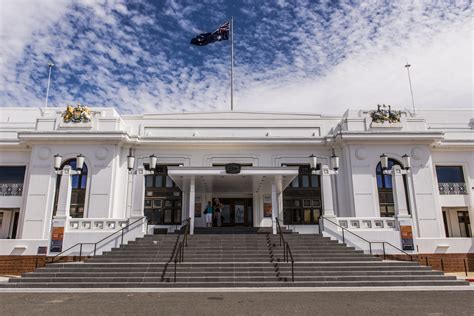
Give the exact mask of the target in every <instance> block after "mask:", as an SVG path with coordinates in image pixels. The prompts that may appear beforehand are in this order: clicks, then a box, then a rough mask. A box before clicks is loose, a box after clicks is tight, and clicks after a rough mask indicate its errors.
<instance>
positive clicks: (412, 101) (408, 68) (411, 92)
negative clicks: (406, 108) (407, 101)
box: [405, 62, 416, 115]
mask: <svg viewBox="0 0 474 316" xmlns="http://www.w3.org/2000/svg"><path fill="white" fill-rule="evenodd" d="M410 67H411V65H410V64H409V63H408V62H407V63H406V65H405V68H406V69H407V73H408V83H409V84H410V94H411V104H412V106H413V115H416V110H415V99H414V98H413V88H412V86H411V78H410Z"/></svg>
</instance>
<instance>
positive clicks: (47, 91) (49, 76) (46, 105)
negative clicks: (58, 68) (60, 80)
mask: <svg viewBox="0 0 474 316" xmlns="http://www.w3.org/2000/svg"><path fill="white" fill-rule="evenodd" d="M53 67H54V64H53V63H48V68H49V74H48V86H47V87H46V100H45V102H44V107H45V108H47V107H48V97H49V84H50V83H51V68H53Z"/></svg>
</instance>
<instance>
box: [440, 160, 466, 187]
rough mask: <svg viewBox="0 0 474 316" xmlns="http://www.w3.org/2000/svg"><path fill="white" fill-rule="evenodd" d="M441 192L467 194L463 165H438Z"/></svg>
mask: <svg viewBox="0 0 474 316" xmlns="http://www.w3.org/2000/svg"><path fill="white" fill-rule="evenodd" d="M436 177H437V179H438V189H439V193H440V194H467V189H466V184H465V181H464V174H463V171H462V167H461V166H436Z"/></svg>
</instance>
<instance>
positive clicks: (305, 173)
mask: <svg viewBox="0 0 474 316" xmlns="http://www.w3.org/2000/svg"><path fill="white" fill-rule="evenodd" d="M298 167H299V174H298V176H297V177H296V178H295V179H294V180H293V181H292V182H291V183H290V185H289V186H288V187H287V188H286V189H285V191H284V192H283V222H284V224H286V225H288V224H295V225H315V224H318V222H319V217H320V216H321V208H322V203H321V188H320V185H319V176H318V175H314V174H312V173H311V169H310V168H309V165H298Z"/></svg>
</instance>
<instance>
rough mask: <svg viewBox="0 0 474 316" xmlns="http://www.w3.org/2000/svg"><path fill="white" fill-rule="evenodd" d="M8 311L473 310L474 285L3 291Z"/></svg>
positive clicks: (2, 307) (1, 307)
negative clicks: (288, 289) (283, 289)
mask: <svg viewBox="0 0 474 316" xmlns="http://www.w3.org/2000/svg"><path fill="white" fill-rule="evenodd" d="M0 311H1V313H2V315H64V314H67V315H68V316H71V315H150V314H154V315H157V314H158V315H272V316H274V315H351V316H353V315H404V316H407V315H472V314H473V311H474V291H460V290H458V291H377V292H372V291H365V292H347V291H341V292H207V291H206V292H194V293H189V292H188V293H182V292H181V293H163V292H147V293H139V292H134V293H130V292H128V293H127V292H121V293H64V292H63V293H61V292H59V293H0Z"/></svg>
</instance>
